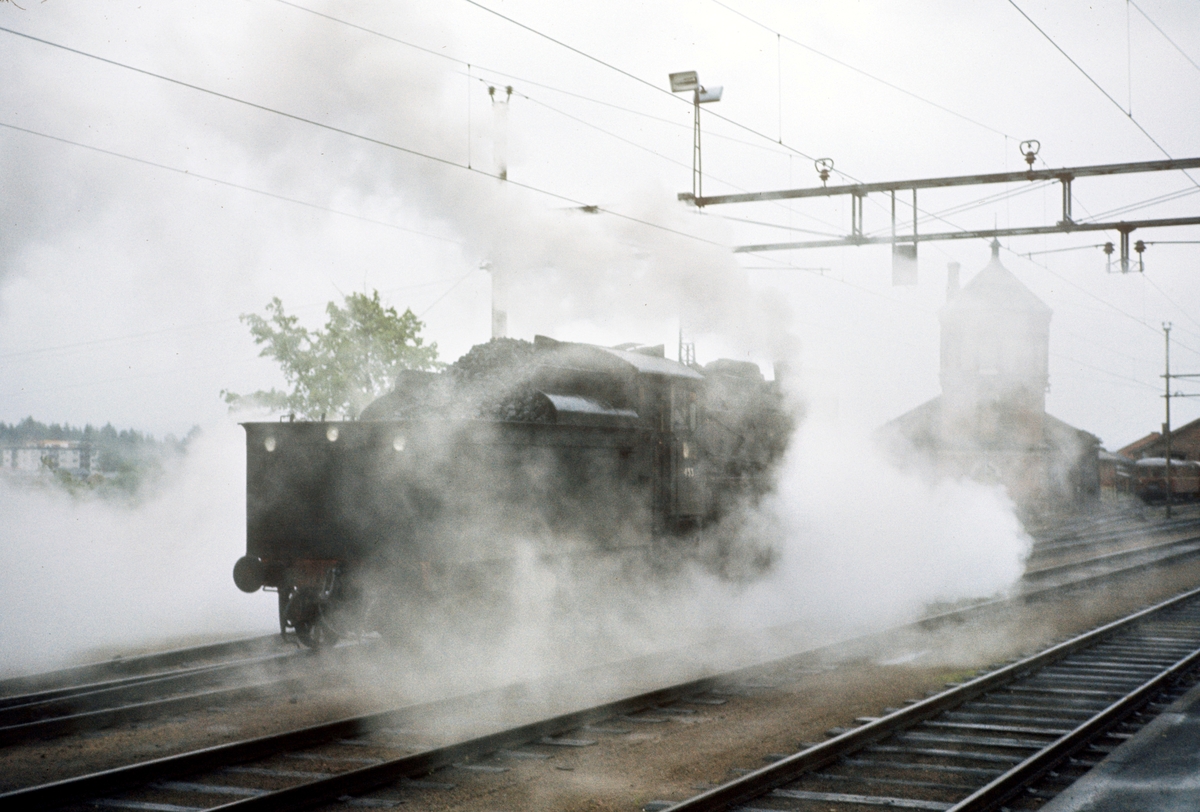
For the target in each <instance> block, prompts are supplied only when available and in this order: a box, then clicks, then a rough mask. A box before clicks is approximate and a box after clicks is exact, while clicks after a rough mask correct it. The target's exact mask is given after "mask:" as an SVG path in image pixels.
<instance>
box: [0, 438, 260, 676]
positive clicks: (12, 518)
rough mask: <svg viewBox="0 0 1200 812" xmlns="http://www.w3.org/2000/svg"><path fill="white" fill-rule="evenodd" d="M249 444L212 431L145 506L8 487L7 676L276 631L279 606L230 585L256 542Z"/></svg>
mask: <svg viewBox="0 0 1200 812" xmlns="http://www.w3.org/2000/svg"><path fill="white" fill-rule="evenodd" d="M240 434H241V429H239V428H238V427H237V426H235V425H232V424H222V425H218V426H213V427H211V428H210V429H209V430H208V431H207V432H206V433H205V434H204V435H202V436H201V437H199V438H197V439H196V441H195V442H194V443H193V444H192V445H191V447H190V449H189V452H188V455H187V457H186V461H185V462H184V463H183V464H182V466H181V468H180V469H178V470H175V471H172V472H170V473H169V474H168V475H167V479H166V481H165V482H164V483H163V486H162V488H161V490H159V491H157V492H156V493H154V494H153V495H151V496H149V497H148V498H147V499H146V500H145V501H144V502H142V503H140V504H137V505H128V504H123V503H119V502H113V501H107V500H104V499H100V498H97V497H94V496H90V495H84V496H80V497H75V496H72V495H70V494H68V493H66V492H64V491H61V490H59V489H58V488H54V487H47V488H33V487H30V486H29V485H28V484H20V483H14V482H12V481H6V479H4V478H0V499H2V500H3V503H4V521H3V522H0V550H2V551H3V552H0V595H2V596H3V597H2V599H0V600H2V604H0V616H3V617H4V623H3V626H2V628H0V651H3V652H4V657H3V661H2V664H0V673H4V674H6V675H9V674H22V673H32V672H35V671H40V670H44V669H48V668H53V667H59V666H63V665H69V664H73V663H75V662H79V661H91V660H95V659H98V658H104V657H109V656H115V655H120V654H129V653H131V652H136V651H139V650H142V649H144V648H149V649H155V648H161V647H163V646H164V645H187V644H192V643H195V642H198V641H202V640H203V641H208V640H217V639H233V638H236V637H239V636H243V635H251V634H261V633H269V632H270V631H272V629H274V628H277V627H276V626H275V619H274V609H275V607H274V601H273V600H268V599H267V598H264V597H263V596H262V595H253V596H250V595H245V594H243V593H241V592H239V591H238V589H237V587H235V586H234V584H233V579H232V577H231V576H230V572H231V568H232V566H233V562H234V561H236V560H237V558H238V556H240V555H242V554H243V553H244V552H245V538H246V532H245V510H244V505H245V465H244V463H243V462H242V460H241V455H242V454H243V451H242V448H243V445H244V444H243V441H242V438H241V437H240V436H239V435H240ZM270 597H271V598H273V597H274V596H270Z"/></svg>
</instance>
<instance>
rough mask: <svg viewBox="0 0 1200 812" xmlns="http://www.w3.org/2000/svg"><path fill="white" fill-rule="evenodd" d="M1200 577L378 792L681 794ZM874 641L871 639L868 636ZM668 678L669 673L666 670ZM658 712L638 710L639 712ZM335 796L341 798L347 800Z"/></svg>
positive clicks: (225, 710) (244, 729)
mask: <svg viewBox="0 0 1200 812" xmlns="http://www.w3.org/2000/svg"><path fill="white" fill-rule="evenodd" d="M1196 585H1200V562H1195V563H1189V564H1185V565H1178V566H1176V567H1174V568H1173V569H1171V570H1169V571H1164V572H1146V573H1141V574H1138V575H1134V576H1128V577H1126V578H1124V579H1123V580H1122V581H1120V582H1119V583H1118V584H1116V585H1113V586H1109V587H1107V588H1104V589H1095V588H1093V589H1089V590H1079V591H1077V592H1076V593H1074V594H1071V595H1064V596H1060V597H1057V598H1055V599H1054V600H1052V601H1044V602H1039V603H1037V604H1034V605H1031V606H1027V607H1023V608H1019V609H1013V610H1011V611H1009V612H1007V613H1005V615H1004V616H1003V617H996V618H992V619H990V620H988V621H986V622H983V621H979V622H972V623H969V624H957V625H946V626H943V627H942V628H940V629H938V630H935V631H931V632H925V633H919V634H918V633H911V634H906V635H895V634H890V635H887V636H886V637H887V640H886V644H884V643H878V642H877V643H875V644H871V645H859V646H857V647H856V649H857V650H856V651H853V652H849V653H846V654H843V655H842V658H841V660H840V661H837V662H834V661H830V660H828V659H826V660H820V659H818V658H816V657H814V656H811V655H808V656H806V655H800V656H797V657H793V658H790V659H788V660H784V661H781V662H779V663H776V664H773V665H770V666H765V667H761V668H758V669H755V670H754V671H753V672H751V673H749V674H748V675H746V676H744V677H743V678H741V679H740V680H739V682H737V683H735V684H733V685H731V687H730V692H729V693H728V695H724V696H722V697H721V698H723V699H725V703H724V704H721V705H679V706H677V708H676V709H677V710H682V711H693V712H691V713H687V712H684V713H655V714H642V715H641V717H642V718H641V719H640V720H634V721H630V720H613V721H612V722H610V723H605V724H604V725H603V726H601V727H605V728H611V729H615V730H627V731H628V732H616V733H612V732H607V733H606V732H596V731H588V732H585V733H582V734H573V735H580V736H586V737H587V738H588V739H594V740H595V741H596V744H595V745H593V746H588V747H571V748H568V747H548V746H541V745H533V746H528V747H525V748H522V753H523V754H524V755H526V756H529V755H530V754H538V755H542V756H548V758H533V757H514V756H508V757H496V758H493V759H490V760H488V761H487V762H486V764H487V765H490V766H503V767H507V768H509V769H508V770H507V771H505V772H502V773H494V772H476V771H470V770H464V769H457V768H452V769H448V770H444V771H440V772H438V773H437V774H436V775H435V776H433V777H432V780H435V781H437V782H439V783H446V784H454V785H455V786H454V788H452V789H421V788H416V787H411V786H409V787H403V788H391V789H387V790H381V791H379V792H378V793H374V795H377V796H380V797H392V798H396V799H401V798H402V799H404V800H405V808H407V809H426V808H428V809H463V810H480V812H483V811H484V810H495V809H522V810H540V809H547V810H550V809H554V810H623V811H624V812H631V810H634V809H638V808H640V806H641V805H642V804H644V803H645V802H647V801H649V800H655V799H675V800H678V799H682V798H684V797H687V796H689V795H692V794H695V793H696V792H697V791H699V789H701V788H703V787H704V786H705V785H710V784H716V783H720V782H722V781H725V780H728V779H729V778H731V777H733V776H734V775H735V774H736V773H735V772H734V771H735V770H737V769H748V768H757V767H759V766H762V765H763V764H764V763H765V761H764V759H765V758H767V757H768V756H769V755H771V754H775V753H790V752H794V751H795V750H796V749H798V748H799V747H800V744H801V742H810V741H819V740H821V739H822V738H823V737H824V734H825V731H826V730H828V729H829V728H831V727H837V726H847V725H850V724H852V723H853V720H854V718H855V717H857V716H875V715H879V714H880V713H881V712H882V711H883V710H884V708H886V707H890V706H897V705H899V704H900V703H901V702H903V700H905V699H909V698H920V697H923V696H924V695H925V694H926V692H928V691H934V690H937V689H939V688H940V687H941V686H942V685H943V683H945V682H947V681H951V680H954V679H960V678H962V677H963V676H965V675H967V674H969V673H972V672H973V671H974V670H976V669H978V668H981V667H984V666H987V665H991V664H995V663H997V662H1000V661H1003V660H1005V659H1007V658H1010V657H1015V656H1019V655H1021V654H1025V653H1031V652H1032V651H1035V650H1037V649H1039V648H1041V647H1044V646H1045V645H1046V644H1048V643H1049V642H1051V641H1053V640H1056V639H1059V638H1062V637H1064V636H1069V635H1072V634H1075V633H1078V632H1081V631H1084V630H1086V629H1089V628H1092V627H1094V626H1096V625H1098V624H1099V623H1102V622H1105V621H1107V620H1111V619H1114V618H1117V617H1120V616H1122V615H1124V614H1127V613H1128V612H1129V611H1132V610H1133V609H1136V608H1138V607H1141V606H1144V605H1147V604H1150V603H1153V602H1156V601H1158V600H1160V599H1162V598H1163V597H1166V596H1169V595H1171V594H1175V593H1177V592H1179V591H1181V590H1183V589H1186V588H1191V587H1194V586H1196ZM872 645H874V648H872ZM664 684H665V683H664ZM380 701H381V699H380V697H376V698H374V699H373V700H367V701H364V698H363V693H362V689H361V687H359V688H355V687H353V686H349V685H345V684H337V683H326V684H318V683H314V684H313V685H312V686H311V687H309V688H307V689H305V690H303V691H298V692H296V693H294V694H293V695H290V696H287V697H278V698H271V699H262V700H258V701H255V702H248V703H238V704H237V705H236V706H232V705H231V706H230V707H214V708H209V709H207V710H205V711H200V712H196V713H189V714H185V715H180V716H178V717H175V718H172V719H166V720H161V721H155V722H146V723H141V724H138V725H136V726H129V727H122V728H114V729H110V730H106V731H99V732H95V733H90V734H84V735H82V736H78V737H65V738H61V739H54V740H48V741H44V742H36V743H33V744H30V745H26V746H19V747H8V748H4V749H2V750H0V788H2V789H13V788H17V787H21V786H30V785H33V784H39V783H44V782H47V781H52V780H56V779H61V778H64V777H68V776H72V775H79V774H82V773H87V772H93V771H97V770H101V769H105V768H110V767H114V766H119V765H122V764H127V763H130V762H131V761H141V760H146V759H151V758H155V757H158V756H163V755H168V754H171V753H178V752H184V751H188V750H193V749H197V748H199V747H204V746H210V745H215V744H221V743H224V742H228V741H233V740H237V739H242V738H246V737H250V736H255V735H265V734H268V733H274V732H280V731H283V730H289V729H293V728H296V727H300V726H303V725H308V724H315V723H318V722H323V721H330V720H333V719H338V718H343V717H346V716H350V715H353V714H356V713H361V712H363V711H364V710H368V709H371V706H372V705H374V706H376V707H379V702H380ZM647 716H650V717H652V718H659V719H665V721H658V722H652V721H646V720H645V717H647ZM343 808H344V807H343Z"/></svg>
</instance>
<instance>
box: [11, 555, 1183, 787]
mask: <svg viewBox="0 0 1200 812" xmlns="http://www.w3.org/2000/svg"><path fill="white" fill-rule="evenodd" d="M1194 554H1195V552H1193V551H1189V552H1187V553H1185V554H1184V556H1190V555H1194ZM1162 563H1164V562H1163V561H1161V560H1160V561H1155V562H1147V563H1142V564H1139V565H1137V566H1135V567H1131V568H1126V569H1123V570H1116V571H1110V572H1105V573H1098V574H1093V575H1089V576H1086V577H1084V578H1080V579H1077V580H1075V581H1072V582H1069V583H1066V584H1057V585H1053V586H1046V587H1040V588H1036V589H1031V590H1028V591H1026V592H1024V593H1022V594H1017V595H1013V596H1010V597H1003V598H995V599H992V600H988V601H982V602H979V603H976V604H972V605H970V606H967V607H961V608H957V609H950V610H947V611H944V612H941V613H938V614H935V615H928V616H925V617H922V618H919V619H917V620H915V621H912V622H911V623H907V624H903V625H901V626H899V627H896V628H893V629H890V630H887V631H885V632H883V633H882V634H890V633H895V632H897V631H902V630H904V629H916V628H922V629H928V628H932V627H936V626H938V625H940V624H941V623H943V622H956V621H957V622H961V621H962V620H964V619H966V618H969V617H971V616H973V615H975V614H979V613H983V612H986V611H988V610H991V609H995V608H998V607H1000V606H1004V605H1013V604H1023V603H1030V602H1033V601H1036V600H1040V599H1043V598H1045V597H1047V596H1049V595H1052V594H1055V593H1061V592H1063V591H1064V590H1069V589H1074V588H1081V587H1086V586H1089V585H1092V584H1095V583H1097V582H1101V581H1105V580H1110V579H1114V578H1117V577H1120V576H1122V575H1124V574H1127V573H1128V572H1133V571H1139V570H1142V569H1146V568H1152V567H1154V566H1157V565H1161V564H1162ZM1198 591H1200V590H1198ZM1188 594H1189V595H1190V594H1193V593H1188ZM1186 597H1187V596H1186V595H1185V596H1183V597H1182V598H1177V599H1175V600H1182V599H1183V598H1186ZM1146 611H1152V610H1146ZM1119 622H1125V621H1119ZM1106 628H1107V627H1106ZM880 634H881V633H871V634H866V635H861V636H859V637H856V638H852V639H849V640H840V641H835V642H832V643H829V644H825V645H821V646H818V647H815V648H812V649H808V650H806V651H799V652H789V653H788V654H787V655H786V656H785V659H790V658H793V657H797V656H820V655H821V654H824V653H829V652H834V651H837V650H839V649H842V648H844V647H847V646H854V645H856V644H862V643H865V642H869V641H870V640H872V639H876V638H878V636H879V635H880ZM1055 650H1058V649H1057V648H1056V649H1055ZM765 664H766V663H757V664H753V665H750V666H747V667H744V668H739V669H736V670H734V671H732V672H729V673H726V674H722V675H717V676H711V677H705V678H703V679H700V680H695V681H690V682H687V683H683V684H681V685H676V686H670V687H668V688H663V689H659V690H658V691H656V692H651V693H647V694H642V695H639V696H638V697H633V698H630V699H623V700H617V701H616V702H614V703H608V704H606V705H603V706H598V707H596V708H588V709H585V710H583V711H578V712H576V714H599V715H598V716H596V717H591V716H589V717H588V718H604V717H605V716H610V715H613V714H615V713H617V712H620V711H618V710H612V708H617V707H619V706H620V705H619V703H623V702H632V703H634V705H635V706H636V705H637V704H638V702H640V701H643V700H645V699H647V698H653V697H657V698H656V699H653V704H658V703H663V702H667V701H670V699H668V697H672V696H673V697H680V696H686V695H689V694H696V693H700V692H702V691H704V690H708V689H710V688H711V687H712V686H715V685H717V684H720V683H721V682H724V681H726V680H728V679H730V678H731V677H734V676H735V675H737V674H739V673H742V672H749V671H752V670H754V669H757V668H760V667H762V666H763V665H765ZM996 673H999V672H996ZM576 676H578V675H576ZM971 684H974V683H971ZM513 687H517V686H507V688H506V689H505V690H511V689H512V688H513ZM664 692H665V693H664ZM479 696H481V695H471V696H466V697H463V696H459V697H450V698H446V699H440V700H435V701H433V702H429V703H421V704H418V705H413V706H408V707H405V708H399V709H394V710H389V711H383V712H379V713H374V714H368V715H364V716H359V717H353V718H349V719H344V720H340V721H337V722H331V723H326V724H321V725H315V726H312V727H308V728H302V729H299V730H294V731H290V732H286V733H281V734H275V735H270V736H264V737H260V738H257V739H252V740H247V741H243V742H234V743H231V744H227V745H219V746H215V747H210V748H205V749H202V750H198V751H192V752H189V753H183V754H179V755H176V756H167V757H163V758H159V759H154V760H152V761H147V762H141V763H138V764H133V765H128V766H125V767H119V768H113V769H110V770H105V771H102V772H98V773H92V774H88V775H83V776H78V777H75V778H69V779H63V780H60V781H56V782H52V783H49V784H43V785H39V786H34V787H28V788H24V789H20V790H14V791H11V792H8V793H4V794H0V805H2V806H3V807H4V808H15V809H26V808H27V809H42V808H49V807H52V806H56V805H61V804H64V803H69V802H71V801H73V800H78V799H84V798H88V797H97V796H99V795H104V794H108V793H112V792H118V791H121V790H123V789H128V788H131V787H135V786H139V785H144V784H147V783H149V782H151V781H156V780H162V779H165V778H172V777H178V776H182V775H187V774H193V773H199V772H203V771H206V770H212V769H217V768H220V767H224V766H228V765H231V764H237V763H242V762H246V761H251V760H254V759H259V758H264V757H267V756H270V755H274V754H277V753H280V752H285V751H288V750H296V749H302V748H304V747H311V746H316V745H320V744H324V743H327V742H330V741H332V740H335V739H340V738H354V737H355V736H358V735H362V734H363V733H367V732H370V731H372V730H375V729H379V728H386V727H395V726H399V725H401V723H402V722H403V721H404V720H405V718H406V717H407V716H410V715H413V714H416V713H428V712H431V711H432V712H437V711H438V710H441V709H448V708H451V707H453V706H455V705H456V704H460V703H464V702H468V701H472V700H475V699H478V698H479ZM913 707H914V708H915V707H924V705H919V706H913ZM910 710H911V709H910ZM577 718H583V717H578V716H577ZM548 721H549V722H552V723H553V724H552V725H551V728H554V725H557V724H568V725H569V724H572V723H573V722H572V721H571V719H570V718H568V717H555V719H553V720H548ZM586 723H587V722H574V723H573V724H574V726H576V727H577V726H579V725H580V724H586ZM538 724H543V723H541V722H535V723H531V725H529V726H526V728H529V729H533V728H532V725H538ZM565 729H569V728H565ZM861 730H862V728H859V729H857V730H856V731H853V732H855V733H858V732H859V731H861ZM560 732H561V731H560ZM510 733H512V731H501V732H499V733H496V734H491V736H489V737H483V738H482V739H479V740H472V741H474V742H475V744H473V745H471V746H472V747H476V748H478V747H488V746H490V742H491V741H493V740H499V739H494V737H505V736H508V735H509V734H510ZM514 735H517V738H518V739H519V738H520V735H519V734H514ZM541 735H553V734H552V733H542V734H541ZM840 740H841V739H840V738H839V739H835V740H833V741H840ZM504 741H505V745H503V746H511V745H512V743H513V741H512V740H508V739H504ZM468 744H469V743H467V742H464V743H462V746H467V745H468ZM459 746H460V745H457V744H456V745H452V747H459ZM468 749H469V748H468ZM493 749H497V748H493ZM433 752H435V751H428V752H427V753H421V754H417V755H415V756H410V757H406V758H405V759H400V760H399V761H398V762H396V763H397V764H398V765H399V766H398V767H397V769H400V770H402V771H404V770H408V769H409V768H410V767H411V768H413V769H417V770H418V772H419V770H420V769H422V767H421V765H422V764H423V763H424V762H421V761H419V759H420V758H421V757H424V756H426V755H428V753H433ZM446 752H447V753H449V752H451V751H450V750H446ZM453 752H454V753H456V754H455V755H454V756H453V758H454V759H460V758H462V757H463V755H462V752H464V751H453ZM806 752H807V751H806ZM430 757H432V756H430ZM412 759H416V760H412ZM377 766H379V767H382V766H383V765H377ZM373 769H374V768H368V772H366V773H363V775H364V776H366V777H367V779H369V780H374V779H373V778H371V776H373V775H374V773H372V772H370V770H373ZM429 769H433V768H429ZM356 772H361V771H356ZM404 774H405V775H413V774H417V773H412V772H405V773H404ZM345 775H349V773H343V774H340V775H339V776H334V778H340V777H342V776H345ZM331 786H332V785H331ZM342 794H349V793H348V792H343V793H342ZM264 797H265V796H264ZM238 803H241V802H238ZM227 806H230V805H227ZM222 808H224V807H222ZM232 808H237V809H242V808H248V807H240V806H237V807H232Z"/></svg>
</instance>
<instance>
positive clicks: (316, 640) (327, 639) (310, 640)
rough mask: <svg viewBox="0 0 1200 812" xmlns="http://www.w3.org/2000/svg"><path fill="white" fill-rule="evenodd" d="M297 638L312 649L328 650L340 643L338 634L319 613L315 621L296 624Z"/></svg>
mask: <svg viewBox="0 0 1200 812" xmlns="http://www.w3.org/2000/svg"><path fill="white" fill-rule="evenodd" d="M296 637H297V639H299V640H300V642H301V643H303V644H304V645H306V646H308V647H309V648H311V649H314V650H315V649H321V648H328V647H329V646H332V645H334V644H335V643H337V641H338V637H339V635H338V633H337V632H335V631H334V630H333V629H332V628H330V626H329V624H328V623H326V622H325V618H323V617H321V616H320V614H319V613H318V615H317V617H316V618H315V619H314V620H307V621H301V622H300V623H298V624H296Z"/></svg>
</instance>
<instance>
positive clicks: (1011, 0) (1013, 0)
mask: <svg viewBox="0 0 1200 812" xmlns="http://www.w3.org/2000/svg"><path fill="white" fill-rule="evenodd" d="M1008 3H1009V5H1011V6H1012V7H1013V8H1015V9H1016V10H1017V12H1018V13H1020V15H1021V16H1022V17H1024V18H1025V19H1026V20H1028V21H1029V24H1030V25H1032V26H1033V27H1034V28H1036V29H1037V32H1038V33H1039V34H1041V35H1042V36H1043V37H1045V38H1046V41H1047V42H1049V43H1050V44H1051V45H1053V46H1054V48H1055V49H1056V50H1057V51H1058V52H1059V53H1060V54H1062V55H1063V56H1064V57H1066V59H1067V61H1068V62H1070V63H1071V64H1072V65H1074V66H1075V68H1076V70H1078V71H1079V72H1080V73H1082V74H1083V75H1084V77H1085V78H1086V79H1087V80H1088V81H1089V82H1091V83H1092V84H1093V85H1095V87H1096V89H1097V90H1099V91H1100V92H1101V93H1103V94H1104V98H1106V99H1108V100H1109V101H1110V102H1112V103H1113V104H1114V105H1116V107H1117V109H1118V110H1120V111H1121V112H1122V113H1124V114H1125V117H1126V118H1128V119H1129V120H1130V121H1131V122H1132V123H1133V126H1135V127H1137V128H1138V129H1139V130H1141V131H1142V135H1144V136H1146V137H1147V138H1149V139H1150V143H1152V144H1154V146H1156V147H1158V151H1159V152H1161V153H1162V154H1163V155H1166V156H1167V157H1168V158H1171V157H1172V156H1171V153H1169V152H1167V151H1166V149H1164V148H1163V145H1162V144H1160V143H1158V141H1157V140H1156V139H1155V138H1154V136H1153V135H1151V134H1150V133H1149V131H1147V130H1146V128H1145V127H1143V126H1142V125H1141V124H1139V123H1138V120H1137V119H1135V118H1134V117H1133V111H1132V110H1126V109H1125V108H1124V107H1122V106H1121V103H1120V102H1119V101H1117V100H1116V99H1114V98H1113V97H1112V96H1111V95H1109V92H1108V91H1107V90H1105V89H1104V88H1103V87H1101V86H1100V83H1099V82H1097V81H1096V80H1095V79H1093V78H1092V76H1091V74H1089V73H1088V72H1087V71H1085V70H1084V69H1083V68H1082V67H1081V66H1080V64H1079V63H1078V62H1076V61H1075V60H1074V59H1072V58H1071V55H1070V54H1068V53H1067V52H1066V51H1064V50H1063V49H1062V46H1060V45H1059V44H1058V43H1057V42H1055V41H1054V38H1053V37H1051V36H1050V35H1049V34H1047V33H1046V32H1045V31H1043V30H1042V27H1041V26H1039V25H1038V24H1037V23H1035V22H1034V21H1033V18H1032V17H1030V16H1029V15H1028V14H1026V13H1025V12H1024V11H1021V7H1020V6H1018V5H1017V3H1016V0H1008ZM1181 171H1182V172H1183V174H1184V175H1185V176H1186V177H1187V179H1188V180H1190V181H1191V182H1192V183H1194V184H1196V185H1197V186H1200V181H1197V180H1196V179H1195V178H1193V177H1192V176H1191V175H1189V174H1188V172H1187V170H1181Z"/></svg>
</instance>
